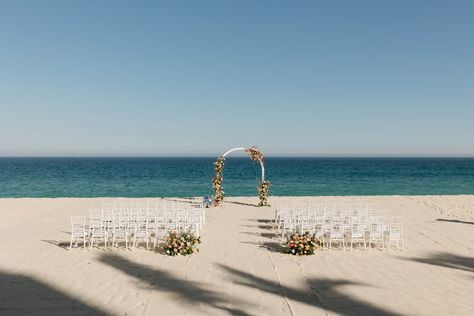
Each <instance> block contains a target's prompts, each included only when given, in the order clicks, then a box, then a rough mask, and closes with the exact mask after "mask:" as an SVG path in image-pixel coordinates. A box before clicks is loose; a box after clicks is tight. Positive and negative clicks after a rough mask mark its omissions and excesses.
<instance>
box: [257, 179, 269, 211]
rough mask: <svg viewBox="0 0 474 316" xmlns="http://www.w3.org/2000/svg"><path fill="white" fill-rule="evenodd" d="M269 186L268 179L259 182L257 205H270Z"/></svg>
mask: <svg viewBox="0 0 474 316" xmlns="http://www.w3.org/2000/svg"><path fill="white" fill-rule="evenodd" d="M269 188H270V181H261V182H260V185H259V186H258V187H257V189H258V197H259V198H260V203H258V206H270V204H269V203H268V194H269V192H268V191H269Z"/></svg>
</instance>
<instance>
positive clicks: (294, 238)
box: [286, 232, 319, 256]
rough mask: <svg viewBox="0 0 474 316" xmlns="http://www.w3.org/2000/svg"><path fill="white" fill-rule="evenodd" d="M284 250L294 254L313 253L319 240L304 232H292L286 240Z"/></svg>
mask: <svg viewBox="0 0 474 316" xmlns="http://www.w3.org/2000/svg"><path fill="white" fill-rule="evenodd" d="M286 246H287V250H286V252H287V253H289V254H291V255H296V256H307V255H312V254H314V251H315V250H317V249H318V247H319V240H318V239H317V238H316V237H314V236H312V235H310V233H308V232H306V233H304V234H297V233H294V234H292V235H291V236H290V237H289V238H288V240H287V242H286Z"/></svg>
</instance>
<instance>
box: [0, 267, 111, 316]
mask: <svg viewBox="0 0 474 316" xmlns="http://www.w3.org/2000/svg"><path fill="white" fill-rule="evenodd" d="M0 314H1V315H15V316H16V315H109V314H108V313H106V312H104V311H101V310H100V309H98V308H97V307H93V306H90V305H88V304H86V303H84V302H81V301H79V300H78V299H75V298H73V297H71V296H69V295H67V294H65V293H62V292H60V291H58V290H56V289H54V288H52V287H51V286H49V285H46V284H44V283H43V282H40V281H38V280H36V279H34V278H33V277H30V276H26V275H21V274H13V273H6V272H4V271H0Z"/></svg>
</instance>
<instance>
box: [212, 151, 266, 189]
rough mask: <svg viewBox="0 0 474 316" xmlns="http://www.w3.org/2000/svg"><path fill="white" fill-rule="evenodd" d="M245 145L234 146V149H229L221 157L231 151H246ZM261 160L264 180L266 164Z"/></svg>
mask: <svg viewBox="0 0 474 316" xmlns="http://www.w3.org/2000/svg"><path fill="white" fill-rule="evenodd" d="M245 149H247V148H245V147H235V148H232V149H229V150H228V151H226V152H225V153H224V154H223V155H222V156H221V157H225V156H227V155H228V154H230V153H231V152H234V151H239V150H242V151H245ZM259 162H260V167H262V182H264V181H265V166H264V165H263V161H261V160H259Z"/></svg>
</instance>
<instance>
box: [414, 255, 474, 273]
mask: <svg viewBox="0 0 474 316" xmlns="http://www.w3.org/2000/svg"><path fill="white" fill-rule="evenodd" d="M405 260H411V261H415V262H421V263H425V264H431V265H435V266H440V267H445V268H451V269H457V270H462V271H467V272H473V273H474V258H473V257H463V256H458V255H454V254H450V253H446V252H439V253H433V254H431V255H430V256H428V257H425V258H407V259H405Z"/></svg>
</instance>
